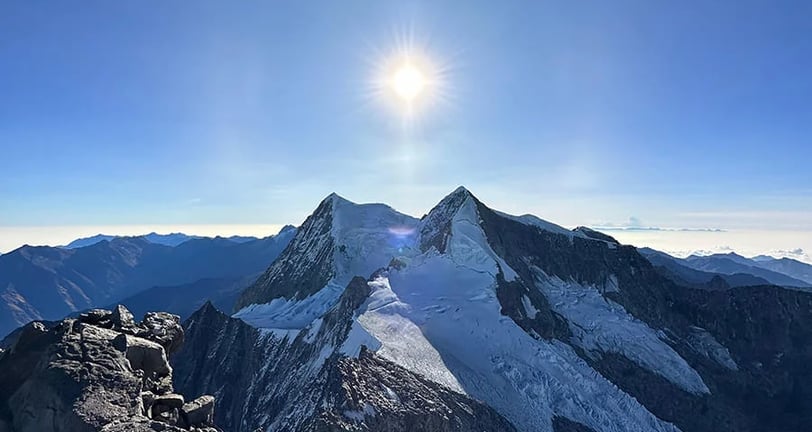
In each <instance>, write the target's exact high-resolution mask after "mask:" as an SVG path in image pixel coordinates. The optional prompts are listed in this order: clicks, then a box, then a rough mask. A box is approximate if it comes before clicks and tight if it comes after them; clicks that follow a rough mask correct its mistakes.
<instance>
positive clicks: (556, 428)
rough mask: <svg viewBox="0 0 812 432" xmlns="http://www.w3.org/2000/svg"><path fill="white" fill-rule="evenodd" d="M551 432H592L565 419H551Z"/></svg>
mask: <svg viewBox="0 0 812 432" xmlns="http://www.w3.org/2000/svg"><path fill="white" fill-rule="evenodd" d="M553 432H594V431H593V430H592V429H590V428H588V427H587V426H584V425H582V424H580V423H578V422H574V421H572V420H570V419H568V418H566V417H553Z"/></svg>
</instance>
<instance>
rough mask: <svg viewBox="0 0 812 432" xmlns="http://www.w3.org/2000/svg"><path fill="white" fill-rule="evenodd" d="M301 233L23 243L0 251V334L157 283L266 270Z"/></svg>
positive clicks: (116, 298) (241, 275)
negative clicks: (240, 238)
mask: <svg viewBox="0 0 812 432" xmlns="http://www.w3.org/2000/svg"><path fill="white" fill-rule="evenodd" d="M294 234H295V229H294V230H287V231H284V232H282V233H280V235H278V236H272V237H266V238H264V239H258V240H250V241H245V242H242V243H238V242H234V241H231V240H227V239H224V238H213V239H212V238H201V239H190V240H188V241H185V242H183V243H181V244H179V245H177V246H174V247H172V246H167V245H162V244H156V243H153V242H150V241H148V240H147V239H145V238H144V237H117V238H113V239H111V240H109V241H100V242H97V243H95V244H93V245H90V246H86V247H81V248H76V249H64V248H58V247H47V246H23V247H21V248H19V249H16V250H14V251H12V252H9V253H7V254H5V255H2V256H0V335H5V334H7V333H8V332H10V331H11V330H13V329H14V328H16V327H17V326H20V325H23V324H25V323H27V322H29V321H32V320H37V319H45V320H55V319H61V318H62V317H64V316H66V315H68V314H70V313H72V312H76V311H80V310H84V309H88V308H93V307H101V306H106V305H109V304H111V303H114V302H116V301H118V300H121V299H123V298H126V297H130V296H133V295H135V294H137V293H139V292H141V291H143V290H145V289H149V288H153V287H155V286H171V285H182V284H188V283H192V282H195V281H198V280H201V279H205V278H212V279H218V278H233V279H236V278H240V277H245V276H247V275H251V274H254V273H258V272H261V271H262V270H263V269H265V268H266V267H267V266H268V265H269V264H270V263H271V262H272V261H273V260H274V259H275V258H276V257H277V256H278V255H279V253H280V252H281V251H282V250H283V249H284V248H285V247H286V246H287V243H288V242H289V241H290V239H291V238H292V237H293V235H294Z"/></svg>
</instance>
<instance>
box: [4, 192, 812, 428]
mask: <svg viewBox="0 0 812 432" xmlns="http://www.w3.org/2000/svg"><path fill="white" fill-rule="evenodd" d="M805 266H807V267H805ZM808 275H809V268H808V265H805V264H803V263H800V262H797V261H792V260H786V259H767V258H765V257H757V258H752V259H748V258H744V257H741V256H739V255H730V254H724V255H722V254H720V255H714V256H705V257H698V256H693V257H688V258H685V259H680V258H676V257H672V256H670V255H667V254H665V253H662V252H659V251H655V250H651V249H645V248H643V249H637V248H635V247H633V246H628V245H622V244H620V243H619V242H617V241H616V240H615V239H614V238H612V237H611V236H609V235H607V234H605V233H601V232H598V231H595V230H593V229H590V228H586V227H578V228H576V229H574V230H569V229H566V228H563V227H560V226H558V225H555V224H553V223H550V222H547V221H544V220H542V219H540V218H538V217H535V216H531V215H524V216H513V215H509V214H505V213H502V212H500V211H498V210H494V209H492V208H490V207H488V206H487V205H485V204H484V203H483V202H481V201H480V200H479V199H477V198H476V197H475V196H474V195H473V194H472V193H471V192H470V191H468V190H467V189H465V188H462V187H461V188H458V189H457V190H455V191H453V192H452V193H451V194H449V195H448V196H446V197H445V198H443V199H442V200H441V201H440V202H439V203H438V204H437V205H436V206H435V207H434V208H432V209H431V211H429V212H428V213H427V214H426V215H424V216H423V217H422V218H420V219H417V218H414V217H412V216H409V215H406V214H403V213H400V212H398V211H396V210H394V209H392V208H391V207H389V206H387V205H385V204H356V203H353V202H351V201H348V200H346V199H344V198H342V197H340V196H338V195H336V194H331V195H329V196H328V197H326V198H325V199H324V200H323V201H322V202H320V203H319V205H318V206H317V207H316V209H315V210H314V212H313V213H312V214H311V215H310V216H308V217H307V219H306V220H305V221H304V222H303V223H302V224H301V226H300V227H299V228H298V229H297V228H293V227H289V228H286V229H284V230H283V231H282V232H280V234H279V235H277V236H274V237H269V238H266V239H258V240H252V241H247V242H243V243H238V242H234V241H229V240H226V239H190V240H187V241H184V242H182V243H179V244H178V245H175V246H168V245H162V244H156V243H153V242H150V241H147V240H146V239H143V238H113V239H110V240H107V241H100V242H97V243H95V244H93V245H90V246H85V247H81V248H76V249H65V248H31V247H24V248H21V249H18V250H17V251H14V252H12V253H10V254H7V255H4V256H0V287H3V286H5V287H6V288H5V291H3V297H2V298H3V300H4V305H5V306H3V307H6V308H7V310H9V311H11V312H13V314H12V316H14V317H15V321H14V322H10V323H9V324H8V325H7V327H9V328H11V326H13V325H14V323H22V322H23V321H25V320H30V319H43V318H45V319H55V318H58V316H57V315H59V314H60V313H61V314H62V315H65V314H68V313H71V312H73V311H77V310H81V309H84V308H89V307H97V306H100V305H112V304H113V303H115V302H118V301H120V302H121V303H124V304H127V305H128V306H129V307H130V308H131V309H132V310H133V311H134V312H136V314H137V315H140V314H141V313H144V314H145V321H144V322H147V321H148V317H150V316H152V315H150V313H152V311H154V310H156V309H164V310H168V311H170V312H172V313H175V314H179V315H181V316H182V317H184V318H187V317H188V318H187V319H186V320H185V322H184V323H183V327H184V330H185V332H184V333H185V335H184V338H183V339H184V342H183V344H182V346H180V348H179V349H178V345H180V343H178V344H175V343H173V344H172V350H171V351H172V352H174V354H173V355H172V357H171V358H170V361H171V364H172V368H171V370H172V380H173V386H174V391H177V392H179V393H181V394H182V395H183V396H185V397H186V399H187V400H188V399H191V398H195V397H198V396H199V395H215V396H216V403H215V404H216V407H215V409H214V410H213V418H212V419H211V420H212V422H209V423H210V424H216V425H217V426H218V427H220V428H222V429H223V430H225V431H229V432H254V431H257V430H260V431H290V432H294V431H297V432H298V431H308V432H310V431H314V432H327V431H330V432H332V431H363V430H375V431H377V430H380V431H395V432H407V431H416V430H419V431H426V432H441V431H442V432H445V431H474V430H476V431H494V432H495V431H518V432H531V431H532V432H535V431H553V432H584V431H594V432H603V431H608V432H612V431H686V432H687V431H702V432H704V431H708V432H709V431H731V432H732V431H745V432H747V431H753V432H756V431H764V430H781V431H802V430H807V429H808V425H809V424H810V423H812V388H810V387H809V386H808V383H809V382H812V370H810V369H809V368H808V366H807V365H808V364H809V362H810V361H812V349H810V347H812V293H810V292H808V291H809V290H808V288H809V287H810V282H809V279H808ZM24 288H25V289H24ZM18 299H22V300H18ZM77 303H78V304H79V306H77ZM111 309H113V310H114V312H113V316H116V314H118V315H121V314H122V312H120V311H121V310H122V309H121V308H114V307H111ZM29 311H31V312H30V313H29ZM115 311H119V312H115ZM15 313H16V314H17V315H14V314H15ZM128 313H129V312H128ZM23 314H24V315H23ZM94 314H96V315H99V314H101V315H104V316H108V315H109V314H110V312H106V311H101V312H99V311H96V312H93V311H91V312H88V313H85V314H83V315H81V317H84V318H79V323H80V324H81V326H80V329H82V330H81V331H85V330H83V329H84V328H85V325H96V324H94V323H95V321H93V320H95V318H93V317H94V316H96V315H94ZM7 315H8V314H6V313H5V312H4V315H3V316H7ZM46 315H47V316H46ZM161 316H165V315H161ZM166 316H168V315H166ZM167 319H168V320H170V321H171V320H175V319H180V318H171V319H170V318H167ZM83 320H84V321H83ZM72 322H73V321H71V320H70V319H69V320H66V321H63V322H62V323H61V324H56V323H50V324H46V325H44V326H45V327H43V325H39V324H36V323H35V324H29V325H28V326H27V327H24V328H23V329H22V330H20V331H17V332H14V333H13V334H12V335H11V336H9V337H7V338H6V339H5V340H4V341H3V342H2V343H0V362H5V363H4V364H6V365H9V366H8V367H9V368H20V369H21V370H23V369H25V366H24V365H23V364H24V363H22V362H24V361H25V359H26V358H29V357H30V356H26V352H27V351H26V350H28V349H34V348H36V349H37V350H39V351H36V352H37V353H42V352H49V351H48V350H44V351H43V350H42V347H41V346H39V345H37V346H36V347H34V348H30V347H29V345H31V344H30V343H28V342H20V341H27V340H31V339H30V337H26V335H27V334H28V333H32V332H33V333H37V331H39V332H45V331H46V330H42V329H43V328H44V329H47V332H46V333H48V332H50V333H48V334H50V335H51V336H49V338H51V339H54V338H55V339H56V340H58V339H59V337H60V336H58V335H63V336H61V337H67V336H64V335H69V334H72V333H70V331H72V330H71V328H72V326H74V325H75V324H72ZM4 324H5V323H4ZM32 326H33V327H32ZM38 326H39V327H38ZM60 328H68V330H70V331H68V332H67V333H64V332H63V333H60V332H57V333H56V334H52V333H53V331H52V330H51V329H60ZM25 329H29V330H27V331H28V333H26V330H25ZM31 329H40V330H36V331H35V330H31ZM116 329H117V327H116ZM93 331H94V332H97V330H93ZM138 334H140V333H138ZM71 337H72V336H71ZM111 337H112V335H111ZM94 346H95V345H94ZM94 349H97V348H94ZM98 349H101V348H98ZM106 349H109V350H115V349H117V348H116V346H115V345H112V346H110V347H107V348H106ZM102 351H104V350H103V349H102ZM169 351H170V350H169V349H167V350H166V352H169ZM4 352H5V353H7V354H4ZM97 354H98V353H97ZM38 355H39V354H38ZM109 355H110V356H113V357H115V356H120V354H118V353H117V352H114V351H111V352H110V354H109ZM4 356H5V357H4ZM18 363H19V364H18ZM125 368H126V367H125ZM6 376H8V377H12V378H13V374H8V373H7V374H6ZM12 378H9V379H11V380H12V381H13V379H12ZM150 385H152V384H150ZM169 390H172V389H171V388H170V389H169ZM14 391H15V392H16V391H19V390H14ZM161 391H166V390H161ZM102 394H103V392H102ZM183 396H180V395H178V396H177V398H180V400H181V401H182V400H183ZM207 397H208V396H207ZM212 400H213V399H212ZM68 402H70V401H68ZM12 403H13V404H16V405H14V406H17V407H19V406H20V405H19V404H17V402H16V399H15V398H14V397H9V399H8V402H6V404H12ZM145 403H146V402H145ZM150 403H152V402H150ZM213 403H214V402H213ZM0 405H3V404H0ZM65 406H70V403H67V404H66V405H65ZM80 406H85V405H81V404H80ZM10 407H11V405H8V406H0V420H3V419H12V420H4V421H6V422H9V421H10V422H11V423H10V424H15V423H14V421H15V420H14V419H19V418H21V417H20V416H25V414H23V413H19V412H15V411H14V410H15V409H16V408H10ZM148 414H150V413H148ZM150 415H151V414H150ZM170 420H171V419H169V420H167V421H170ZM2 425H3V424H2V422H0V426H2ZM160 427H161V428H163V427H164V426H160ZM0 430H2V427H0ZM11 430H12V431H13V430H14V429H11ZM145 430H158V429H145ZM161 430H163V429H161Z"/></svg>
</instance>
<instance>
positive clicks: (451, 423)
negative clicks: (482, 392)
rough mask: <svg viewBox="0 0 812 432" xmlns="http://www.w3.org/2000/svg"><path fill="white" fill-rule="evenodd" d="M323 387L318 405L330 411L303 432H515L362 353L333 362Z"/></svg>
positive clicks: (489, 413) (482, 410)
mask: <svg viewBox="0 0 812 432" xmlns="http://www.w3.org/2000/svg"><path fill="white" fill-rule="evenodd" d="M326 382H327V391H326V392H325V394H324V396H322V401H321V402H322V404H323V405H324V406H326V407H329V408H328V409H325V410H323V411H322V412H321V413H320V414H319V415H318V416H315V417H313V419H312V420H311V421H310V422H309V424H308V425H307V426H306V427H305V428H304V430H308V431H314V432H328V431H329V432H339V431H353V430H386V431H392V432H410V431H432V432H434V431H436V432H451V431H474V430H475V431H482V432H489V431H493V432H511V431H515V429H514V428H513V425H511V424H510V423H508V421H507V420H505V419H504V418H503V417H501V416H500V415H499V414H497V413H496V412H495V411H493V410H492V409H491V408H489V407H487V406H486V405H483V404H481V403H478V402H476V401H473V400H471V399H470V398H468V397H465V396H462V395H460V394H457V393H454V392H452V391H450V390H448V389H446V388H445V387H443V386H441V385H439V384H436V383H434V382H431V381H427V380H424V379H421V378H419V377H417V376H416V375H414V374H412V373H410V372H408V371H406V370H405V369H403V368H401V367H400V366H397V365H395V364H393V363H391V362H389V361H386V360H383V359H381V358H380V357H377V356H375V355H374V354H373V353H372V352H370V351H368V350H366V349H362V350H361V353H360V355H359V357H358V358H357V359H354V358H347V357H342V358H340V359H337V360H336V361H335V364H334V365H331V368H330V369H329V372H328V376H327V380H326ZM361 420H363V422H364V425H363V426H362V425H361V424H360V423H361Z"/></svg>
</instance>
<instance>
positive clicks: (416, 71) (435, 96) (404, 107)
mask: <svg viewBox="0 0 812 432" xmlns="http://www.w3.org/2000/svg"><path fill="white" fill-rule="evenodd" d="M437 54H440V53H439V52H437V51H435V50H433V49H431V46H430V45H429V44H428V43H427V42H421V41H420V40H419V39H418V38H417V36H416V35H415V34H414V32H413V31H407V32H398V34H397V35H396V36H395V38H394V40H393V41H392V42H391V43H389V44H387V46H386V47H385V48H379V49H374V46H373V50H372V51H371V52H370V53H369V54H367V55H365V57H366V58H367V61H368V63H369V65H370V66H371V69H372V70H371V72H372V74H371V77H370V78H371V79H370V81H369V86H368V87H367V88H366V93H365V94H364V96H365V97H367V98H369V100H374V101H375V103H376V104H378V103H380V104H381V105H382V106H384V107H387V108H389V111H390V113H392V114H395V115H396V116H398V117H400V118H401V119H402V120H403V123H404V125H408V126H409V127H414V126H416V125H417V123H419V122H422V121H424V120H425V119H427V118H428V117H430V116H432V115H435V114H438V113H439V111H438V110H437V109H438V108H444V107H447V106H448V105H449V104H450V102H451V98H450V96H452V95H451V92H450V90H451V88H450V85H449V84H450V81H451V80H450V78H451V77H450V74H449V72H450V70H451V66H452V65H451V64H450V63H449V62H448V61H443V57H438V56H437Z"/></svg>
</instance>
